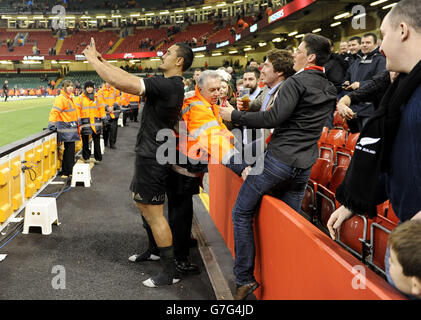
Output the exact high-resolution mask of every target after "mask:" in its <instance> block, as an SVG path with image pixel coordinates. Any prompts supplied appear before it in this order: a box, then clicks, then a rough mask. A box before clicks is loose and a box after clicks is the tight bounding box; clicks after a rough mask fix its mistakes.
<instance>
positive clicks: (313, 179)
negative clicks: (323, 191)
mask: <svg viewBox="0 0 421 320" xmlns="http://www.w3.org/2000/svg"><path fill="white" fill-rule="evenodd" d="M332 167H333V163H332V161H329V160H328V159H322V158H319V159H317V161H316V163H315V164H314V165H313V168H312V169H311V174H310V179H309V181H308V183H307V187H306V191H305V194H304V199H303V203H302V206H301V208H302V210H303V211H304V213H306V214H308V215H309V216H310V217H311V218H313V217H314V210H315V208H316V203H315V200H316V198H315V195H316V192H317V187H318V186H319V185H322V186H327V184H328V183H329V180H330V178H331V175H332Z"/></svg>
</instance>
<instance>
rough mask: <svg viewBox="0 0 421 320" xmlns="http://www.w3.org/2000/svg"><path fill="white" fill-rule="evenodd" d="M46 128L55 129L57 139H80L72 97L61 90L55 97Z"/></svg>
mask: <svg viewBox="0 0 421 320" xmlns="http://www.w3.org/2000/svg"><path fill="white" fill-rule="evenodd" d="M48 129H50V130H57V138H58V141H64V142H71V141H78V140H80V136H79V114H78V111H77V109H76V106H75V104H74V102H73V97H72V96H71V95H69V94H67V93H66V92H65V90H62V92H61V94H60V95H59V96H58V97H57V98H55V100H54V106H53V108H52V109H51V111H50V117H49V118H48Z"/></svg>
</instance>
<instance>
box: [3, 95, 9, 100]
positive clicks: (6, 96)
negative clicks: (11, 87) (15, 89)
mask: <svg viewBox="0 0 421 320" xmlns="http://www.w3.org/2000/svg"><path fill="white" fill-rule="evenodd" d="M8 97H9V96H8V95H7V94H5V95H4V102H6V101H7V98H8Z"/></svg>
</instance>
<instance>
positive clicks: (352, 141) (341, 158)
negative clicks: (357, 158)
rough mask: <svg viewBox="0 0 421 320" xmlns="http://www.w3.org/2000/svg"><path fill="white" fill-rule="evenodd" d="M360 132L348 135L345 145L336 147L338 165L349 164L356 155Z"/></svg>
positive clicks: (336, 162)
mask: <svg viewBox="0 0 421 320" xmlns="http://www.w3.org/2000/svg"><path fill="white" fill-rule="evenodd" d="M359 136H360V134H359V133H353V134H350V135H349V136H348V139H347V140H346V143H345V146H344V147H338V148H337V149H336V159H335V164H336V165H337V166H348V165H349V163H350V162H351V158H352V156H353V155H354V150H355V145H356V144H357V140H358V137H359Z"/></svg>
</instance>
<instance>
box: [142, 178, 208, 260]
mask: <svg viewBox="0 0 421 320" xmlns="http://www.w3.org/2000/svg"><path fill="white" fill-rule="evenodd" d="M200 183H201V178H200V177H198V178H193V177H187V176H183V175H181V174H178V173H176V172H174V171H172V172H171V173H170V175H169V178H168V186H169V187H168V189H167V198H168V223H169V225H170V228H171V232H172V236H173V247H174V258H175V259H177V260H178V261H185V260H187V259H188V256H189V252H190V239H191V227H192V222H193V198H192V197H193V195H194V194H198V193H199V186H200ZM142 219H143V226H144V228H145V229H146V233H147V234H148V239H149V249H151V251H153V252H156V253H158V246H157V244H156V242H155V240H154V237H153V233H152V230H151V228H150V226H149V224H148V223H147V222H146V220H145V218H144V217H143V216H142Z"/></svg>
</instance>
